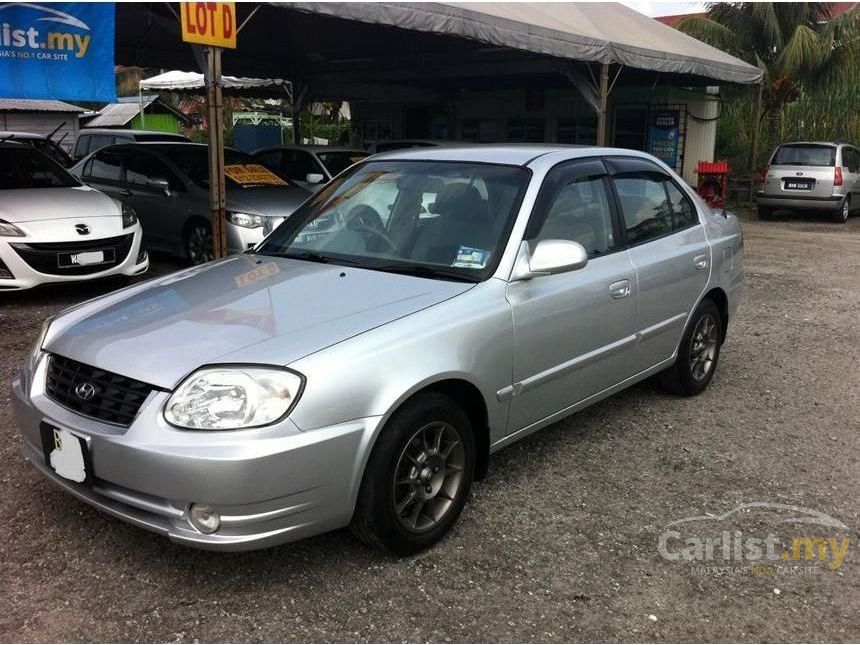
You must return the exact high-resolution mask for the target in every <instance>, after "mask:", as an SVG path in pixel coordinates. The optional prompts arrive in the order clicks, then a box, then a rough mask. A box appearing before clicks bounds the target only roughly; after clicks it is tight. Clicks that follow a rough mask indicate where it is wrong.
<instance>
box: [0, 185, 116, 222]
mask: <svg viewBox="0 0 860 645" xmlns="http://www.w3.org/2000/svg"><path fill="white" fill-rule="evenodd" d="M119 213H120V209H119V207H118V206H117V204H116V202H114V200H113V199H111V198H110V197H108V196H107V195H105V194H104V193H100V192H99V191H97V190H94V189H92V188H90V187H89V186H75V187H73V188H26V189H21V190H2V191H0V219H2V220H6V221H7V222H12V223H13V224H14V223H16V222H32V221H34V220H46V219H73V218H74V219H80V218H81V217H116V216H117V215H119Z"/></svg>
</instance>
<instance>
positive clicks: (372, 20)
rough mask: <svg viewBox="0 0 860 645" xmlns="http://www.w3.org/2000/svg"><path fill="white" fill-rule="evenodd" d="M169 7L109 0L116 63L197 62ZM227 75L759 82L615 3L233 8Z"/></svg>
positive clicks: (357, 84)
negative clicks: (603, 67) (595, 67)
mask: <svg viewBox="0 0 860 645" xmlns="http://www.w3.org/2000/svg"><path fill="white" fill-rule="evenodd" d="M178 10H179V9H178V4H169V3H122V2H120V3H117V34H116V62H117V63H119V64H126V65H138V66H145V67H168V68H177V67H179V68H185V69H196V68H197V64H196V62H195V59H194V56H193V55H192V52H191V48H190V47H189V46H188V45H187V44H186V43H183V42H182V40H181V35H180V31H179V20H178ZM236 10H237V13H238V16H237V23H238V24H239V25H242V29H241V31H240V33H239V36H238V42H239V48H238V49H236V50H231V51H229V52H228V53H227V54H226V55H225V56H224V62H223V66H224V71H225V73H229V74H233V75H235V76H272V77H277V78H288V79H290V80H291V81H293V83H294V85H295V86H296V92H297V93H300V92H301V90H300V89H299V88H298V85H299V83H300V82H302V83H303V84H304V88H303V89H304V90H305V91H306V93H307V94H308V96H307V98H308V99H310V98H321V99H345V100H349V99H351V98H352V99H355V98H361V97H362V96H368V97H369V96H379V94H380V91H383V92H387V91H388V90H395V91H399V92H401V93H403V94H404V95H410V96H414V97H415V98H416V100H420V99H421V97H422V96H423V97H424V98H425V99H426V98H427V96H428V92H430V93H432V92H434V91H438V92H446V91H449V90H450V89H451V88H458V89H459V88H469V87H486V86H498V84H499V83H503V84H504V83H509V84H513V83H516V84H517V85H520V84H521V81H522V80H523V77H524V76H528V77H530V82H534V83H535V84H537V85H540V86H542V87H548V86H552V84H553V83H555V84H564V85H569V83H570V80H569V78H568V71H569V69H570V68H572V67H579V68H580V70H581V71H583V72H584V73H586V74H587V70H585V69H584V68H585V67H587V66H588V64H589V63H607V64H611V65H621V66H624V68H625V73H624V75H623V76H622V78H621V80H620V82H621V83H624V82H631V81H632V82H638V83H648V84H650V83H652V82H654V81H655V76H659V77H661V78H663V79H664V80H671V82H673V83H675V84H685V85H709V84H710V85H714V84H715V82H714V81H717V82H719V81H726V82H733V83H749V84H752V83H757V82H759V80H760V78H761V71H760V70H759V69H758V68H757V67H755V66H752V65H749V64H747V63H745V62H744V61H741V60H739V59H737V58H734V57H733V56H730V55H728V54H726V53H725V52H722V51H720V50H717V49H715V48H713V47H710V46H709V45H706V44H705V43H703V42H701V41H698V40H696V39H694V38H691V37H690V36H687V35H685V34H682V33H680V32H678V31H676V30H674V29H672V28H671V27H668V26H666V25H664V24H661V23H659V22H657V21H656V20H653V19H651V18H649V17H647V16H644V15H642V14H639V13H638V12H636V11H634V10H632V9H630V8H628V7H625V6H624V5H620V4H617V3H579V4H577V3H523V4H508V3H498V4H489V3H488V4H445V3H392V2H380V3H342V2H334V3H261V4H256V5H255V4H251V3H240V4H237V6H236Z"/></svg>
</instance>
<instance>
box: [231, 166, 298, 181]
mask: <svg viewBox="0 0 860 645" xmlns="http://www.w3.org/2000/svg"><path fill="white" fill-rule="evenodd" d="M224 174H225V175H227V176H228V177H229V178H230V179H232V180H233V181H235V182H236V183H237V184H239V185H240V186H286V185H287V182H285V181H284V180H283V179H281V178H280V177H278V176H277V175H276V174H275V173H273V172H272V171H271V170H269V169H268V168H266V167H265V166H261V165H260V164H256V163H247V164H243V163H236V164H230V165H229V166H224Z"/></svg>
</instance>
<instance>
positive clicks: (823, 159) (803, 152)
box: [771, 143, 836, 166]
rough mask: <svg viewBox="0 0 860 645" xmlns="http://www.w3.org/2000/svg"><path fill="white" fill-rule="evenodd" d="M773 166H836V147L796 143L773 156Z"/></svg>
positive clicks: (779, 149)
mask: <svg viewBox="0 0 860 645" xmlns="http://www.w3.org/2000/svg"><path fill="white" fill-rule="evenodd" d="M771 165H772V166H835V165H836V146H819V145H815V144H804V143H795V144H791V145H788V146H780V147H779V148H777V150H776V153H775V154H774V155H773V161H772V162H771Z"/></svg>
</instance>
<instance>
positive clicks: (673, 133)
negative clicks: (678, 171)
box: [649, 110, 680, 168]
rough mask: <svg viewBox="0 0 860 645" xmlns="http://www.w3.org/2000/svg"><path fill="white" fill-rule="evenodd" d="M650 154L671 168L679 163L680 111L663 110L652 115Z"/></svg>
mask: <svg viewBox="0 0 860 645" xmlns="http://www.w3.org/2000/svg"><path fill="white" fill-rule="evenodd" d="M651 119H652V121H651V133H650V135H651V136H650V146H649V148H650V150H649V152H650V153H651V154H652V155H654V156H655V157H657V158H658V159H659V160H660V161H662V162H663V163H664V164H666V165H667V166H669V167H670V168H675V164H676V163H677V161H678V123H679V121H680V113H679V112H678V110H661V111H659V112H652V113H651Z"/></svg>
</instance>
